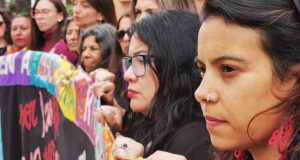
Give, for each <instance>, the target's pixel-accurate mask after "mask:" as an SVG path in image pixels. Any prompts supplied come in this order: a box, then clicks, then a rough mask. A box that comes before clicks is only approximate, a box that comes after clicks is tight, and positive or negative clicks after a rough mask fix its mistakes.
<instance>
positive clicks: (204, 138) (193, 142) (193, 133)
mask: <svg viewBox="0 0 300 160" xmlns="http://www.w3.org/2000/svg"><path fill="white" fill-rule="evenodd" d="M210 147H211V143H210V137H209V134H208V131H207V129H206V124H205V121H203V120H198V121H192V122H190V123H187V124H185V125H183V126H182V127H180V128H179V129H178V130H177V131H176V132H174V134H173V135H172V136H171V138H170V140H169V143H167V144H166V146H165V147H164V150H165V151H168V152H171V153H176V154H182V155H184V156H185V157H186V158H187V159H188V160H190V159H191V160H193V159H199V158H201V159H210V158H209V150H210Z"/></svg>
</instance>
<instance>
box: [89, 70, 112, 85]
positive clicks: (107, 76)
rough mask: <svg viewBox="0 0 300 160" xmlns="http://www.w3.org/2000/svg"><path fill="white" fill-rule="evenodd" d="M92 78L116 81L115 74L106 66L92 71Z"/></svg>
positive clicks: (99, 80)
mask: <svg viewBox="0 0 300 160" xmlns="http://www.w3.org/2000/svg"><path fill="white" fill-rule="evenodd" d="M90 76H91V78H92V79H93V80H94V81H95V82H102V81H110V82H114V81H115V79H116V76H115V74H113V73H111V72H110V71H108V70H107V69H104V68H98V69H96V70H94V71H93V72H91V73H90Z"/></svg>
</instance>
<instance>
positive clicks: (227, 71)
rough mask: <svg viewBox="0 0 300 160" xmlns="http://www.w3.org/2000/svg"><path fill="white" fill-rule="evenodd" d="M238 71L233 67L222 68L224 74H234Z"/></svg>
mask: <svg viewBox="0 0 300 160" xmlns="http://www.w3.org/2000/svg"><path fill="white" fill-rule="evenodd" d="M235 70H236V68H234V67H231V66H226V65H225V66H222V72H223V73H231V72H234V71H235Z"/></svg>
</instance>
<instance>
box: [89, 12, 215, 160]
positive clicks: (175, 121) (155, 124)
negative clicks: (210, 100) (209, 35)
mask: <svg viewBox="0 0 300 160" xmlns="http://www.w3.org/2000/svg"><path fill="white" fill-rule="evenodd" d="M162 21H164V23H161V22H162ZM158 28H159V29H158ZM199 28H200V21H199V17H198V15H196V14H193V13H190V12H186V11H172V10H170V11H166V12H158V13H154V14H153V15H152V16H149V17H147V18H144V19H142V20H141V21H139V22H138V23H134V24H133V26H132V33H133V35H132V37H131V42H130V46H129V53H128V56H126V57H124V58H122V66H123V72H124V79H125V80H126V81H127V82H128V84H129V85H128V97H129V98H130V109H128V110H127V111H126V112H125V113H124V111H122V110H120V109H119V108H117V107H114V106H108V105H103V106H101V109H99V110H97V112H96V117H97V118H98V119H99V120H101V119H102V118H104V119H105V120H106V121H107V122H108V124H109V125H110V126H111V127H112V128H113V129H116V130H117V129H119V131H120V132H121V134H123V136H122V135H117V137H116V140H115V142H114V144H113V147H112V150H113V155H114V158H116V159H134V158H137V157H149V156H150V157H149V159H150V158H152V159H155V158H156V159H160V158H162V156H163V157H164V156H165V155H167V156H168V158H169V159H175V158H179V159H180V158H183V159H184V157H186V158H187V159H190V160H198V159H199V157H201V158H202V159H209V151H208V150H209V147H210V141H209V136H208V132H207V130H206V128H205V121H204V118H203V115H202V113H201V110H200V105H199V103H198V102H197V101H196V100H195V98H194V96H193V93H194V91H195V90H196V88H197V85H198V84H199V83H200V77H199V76H198V74H197V72H194V69H195V65H194V58H195V56H196V55H197V33H198V31H199ZM101 87H104V85H102V86H101ZM101 87H99V88H98V90H94V94H95V95H96V96H101V95H103V94H106V93H105V92H104V91H103V90H102V88H101ZM114 127H118V128H114ZM125 136H126V137H125ZM129 137H130V138H129ZM167 152H171V153H167ZM175 154H182V155H184V156H178V155H175Z"/></svg>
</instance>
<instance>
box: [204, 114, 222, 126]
mask: <svg viewBox="0 0 300 160" xmlns="http://www.w3.org/2000/svg"><path fill="white" fill-rule="evenodd" d="M205 120H206V126H207V127H209V128H213V127H218V126H219V125H221V124H224V123H225V122H226V121H224V120H220V119H218V118H215V117H212V116H205Z"/></svg>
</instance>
